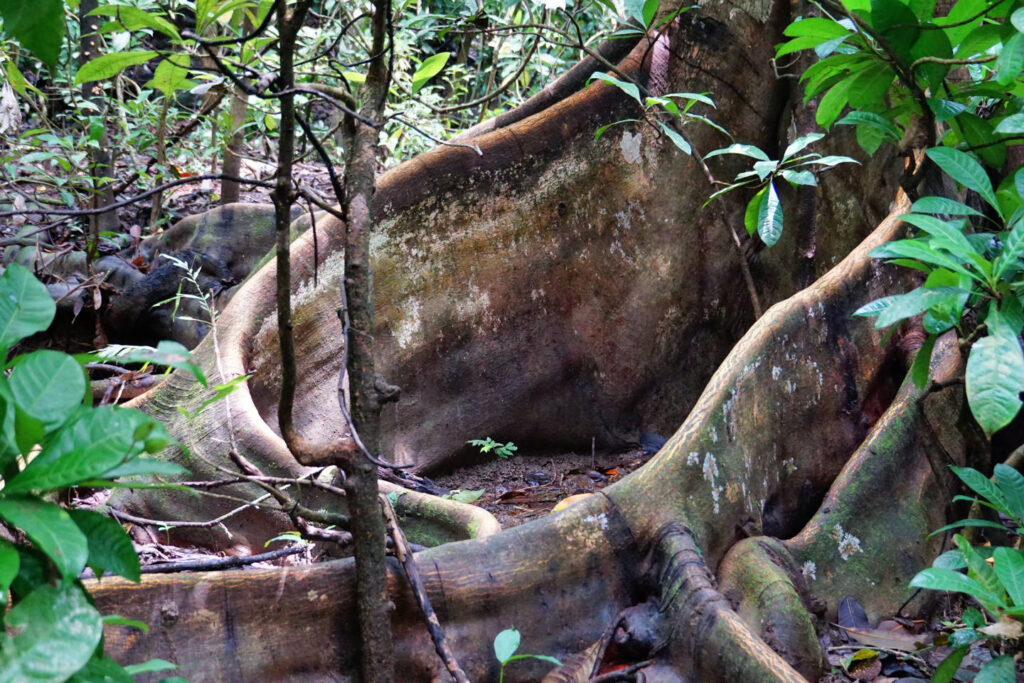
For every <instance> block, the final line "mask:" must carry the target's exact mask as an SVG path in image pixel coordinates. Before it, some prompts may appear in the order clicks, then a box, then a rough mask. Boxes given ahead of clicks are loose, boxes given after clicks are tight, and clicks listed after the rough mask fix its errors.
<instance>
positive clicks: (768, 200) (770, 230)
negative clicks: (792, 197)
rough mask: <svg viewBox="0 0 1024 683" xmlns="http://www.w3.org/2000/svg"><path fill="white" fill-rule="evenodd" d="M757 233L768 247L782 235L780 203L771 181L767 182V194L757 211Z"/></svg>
mask: <svg viewBox="0 0 1024 683" xmlns="http://www.w3.org/2000/svg"><path fill="white" fill-rule="evenodd" d="M757 234H758V235H760V236H761V240H762V241H764V243H765V245H767V246H769V247H770V246H772V245H773V244H775V243H776V242H778V241H779V237H781V236H782V203H781V202H780V201H779V195H778V193H777V192H775V185H774V184H773V183H768V194H767V195H765V199H764V202H763V203H762V204H761V207H760V208H759V209H758V212H757Z"/></svg>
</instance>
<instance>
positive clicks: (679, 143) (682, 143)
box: [658, 121, 693, 154]
mask: <svg viewBox="0 0 1024 683" xmlns="http://www.w3.org/2000/svg"><path fill="white" fill-rule="evenodd" d="M658 125H659V126H661V129H662V130H663V131H665V135H667V136H668V139H669V140H671V141H672V144H674V145H675V146H676V147H678V148H679V149H680V150H682V152H683V154H690V153H692V152H693V149H692V148H691V147H690V143H688V142H687V141H686V139H685V138H684V137H683V136H682V135H680V134H679V133H677V132H676V131H674V130H672V128H671V127H670V126H669V125H668V124H667V123H665V122H664V121H658Z"/></svg>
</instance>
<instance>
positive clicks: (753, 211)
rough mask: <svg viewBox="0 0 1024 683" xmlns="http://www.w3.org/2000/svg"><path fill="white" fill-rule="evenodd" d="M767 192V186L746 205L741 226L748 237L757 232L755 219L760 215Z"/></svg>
mask: <svg viewBox="0 0 1024 683" xmlns="http://www.w3.org/2000/svg"><path fill="white" fill-rule="evenodd" d="M767 192H768V186H767V185H765V186H764V187H762V188H761V189H760V190H759V191H758V192H757V194H755V195H754V196H753V197H751V199H750V201H749V202H748V203H747V210H746V211H745V212H744V214H743V226H744V227H745V228H746V229H747V234H748V235H750V236H753V235H754V233H755V232H757V217H758V216H759V215H761V204H762V203H764V196H765V193H767Z"/></svg>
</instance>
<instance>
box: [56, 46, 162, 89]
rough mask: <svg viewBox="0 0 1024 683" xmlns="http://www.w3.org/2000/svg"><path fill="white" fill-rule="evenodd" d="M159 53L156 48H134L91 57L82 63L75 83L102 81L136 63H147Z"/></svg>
mask: <svg viewBox="0 0 1024 683" xmlns="http://www.w3.org/2000/svg"><path fill="white" fill-rule="evenodd" d="M157 55H158V53H157V52H156V51H154V50H133V51H129V52H110V53H108V54H105V55H100V56H99V57H96V58H95V59H90V60H89V61H88V62H86V63H85V64H83V65H82V68H81V69H79V70H78V75H76V76H75V85H80V84H82V83H92V82H93V81H102V80H103V79H105V78H110V77H111V76H116V75H117V74H119V73H121V71H122V70H124V69H127V68H128V67H129V66H135V65H136V64H145V63H146V62H148V61H149V60H151V59H153V58H155V57H156V56H157Z"/></svg>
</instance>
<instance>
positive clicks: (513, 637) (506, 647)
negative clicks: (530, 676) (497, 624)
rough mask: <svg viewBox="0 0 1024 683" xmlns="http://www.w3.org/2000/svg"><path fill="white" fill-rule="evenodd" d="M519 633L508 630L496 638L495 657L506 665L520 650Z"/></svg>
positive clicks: (512, 629)
mask: <svg viewBox="0 0 1024 683" xmlns="http://www.w3.org/2000/svg"><path fill="white" fill-rule="evenodd" d="M520 637H521V636H520V635H519V631H517V630H516V629H514V628H507V629H505V630H504V631H502V632H501V633H499V634H498V635H496V636H495V637H494V656H495V657H497V658H498V661H499V662H501V663H502V664H504V663H505V662H507V661H508V660H509V659H510V658H511V657H512V655H514V654H515V653H516V650H518V649H519V640H520Z"/></svg>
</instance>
